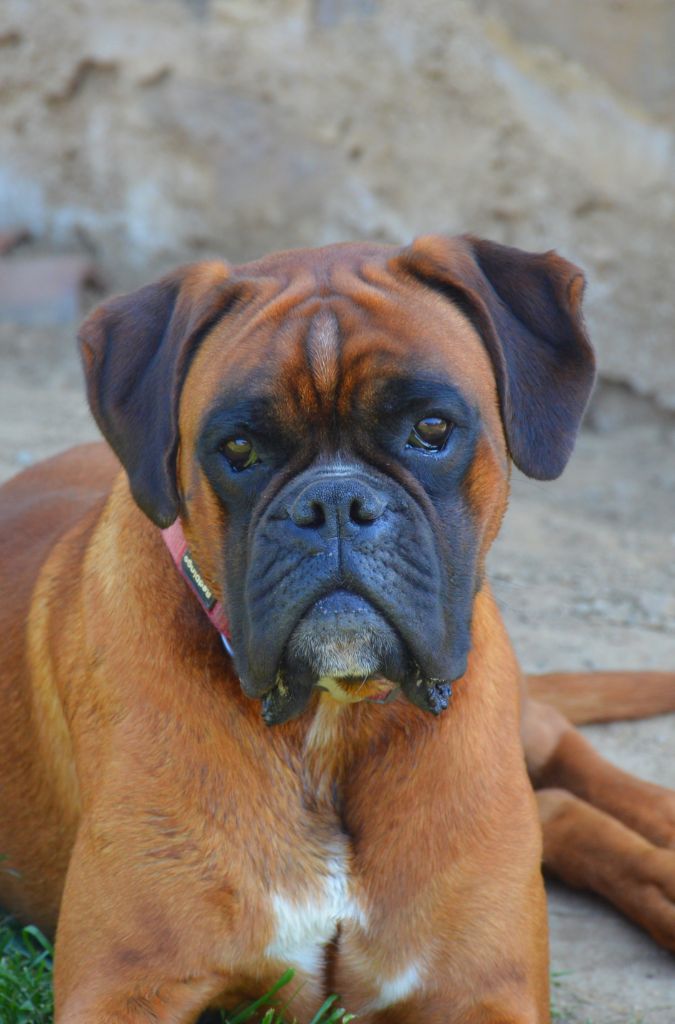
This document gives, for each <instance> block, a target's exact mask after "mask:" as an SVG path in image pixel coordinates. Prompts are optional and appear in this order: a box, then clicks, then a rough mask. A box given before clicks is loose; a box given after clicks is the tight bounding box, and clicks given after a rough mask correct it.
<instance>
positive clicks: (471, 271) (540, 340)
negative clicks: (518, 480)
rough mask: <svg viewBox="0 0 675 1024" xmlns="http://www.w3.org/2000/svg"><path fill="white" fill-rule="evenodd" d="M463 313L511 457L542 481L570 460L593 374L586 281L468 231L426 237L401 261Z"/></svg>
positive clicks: (550, 261)
mask: <svg viewBox="0 0 675 1024" xmlns="http://www.w3.org/2000/svg"><path fill="white" fill-rule="evenodd" d="M399 263H400V265H402V266H403V267H404V268H405V270H406V271H408V272H409V273H412V274H413V275H414V276H415V277H416V278H417V279H419V280H420V281H422V282H424V283H425V284H427V285H429V286H431V287H433V288H435V289H436V290H437V291H440V292H441V293H442V294H444V295H445V296H446V297H448V298H449V299H450V300H451V301H453V302H454V303H455V304H457V305H459V306H460V308H461V309H462V310H463V312H464V313H465V314H466V315H468V317H469V318H470V319H471V321H472V323H473V324H474V326H475V327H476V329H477V330H478V332H479V333H480V335H481V337H482V339H483V343H484V345H485V347H486V349H487V351H488V353H489V355H490V358H491V360H492V364H493V367H494V372H495V379H496V382H497V390H498V393H499V401H500V406H501V414H502V420H503V423H504V430H505V434H506V439H507V443H508V446H509V451H510V454H511V458H512V459H513V461H514V462H515V464H516V465H517V466H518V468H519V469H521V470H522V471H523V472H524V473H526V474H527V475H528V476H531V477H535V478H536V479H538V480H553V479H555V477H557V476H559V475H560V474H561V473H562V471H563V469H564V468H565V465H566V464H567V460H568V459H569V457H570V455H571V453H572V448H573V447H574V440H575V437H576V434H577V430H578V428H579V424H580V422H581V418H582V416H583V413H584V410H585V408H586V405H587V402H588V399H589V396H590V393H591V390H592V387H593V381H594V377H595V358H594V355H593V349H592V348H591V345H590V342H589V340H588V337H587V335H586V332H585V329H584V323H583V318H582V315H581V298H582V295H583V290H584V276H583V274H582V272H581V270H579V268H578V267H575V266H574V264H572V263H568V262H567V260H564V259H562V257H560V256H558V255H556V253H554V252H545V253H530V252H523V251H522V250H520V249H512V248H510V247H509V246H505V245H498V244H497V243H496V242H488V241H484V240H483V239H480V238H474V237H473V236H472V235H462V236H460V237H458V238H442V237H440V236H435V235H432V236H426V237H424V238H420V239H418V240H417V241H416V242H414V243H413V245H412V246H410V247H409V248H408V249H405V250H403V252H402V253H401V255H400V256H399Z"/></svg>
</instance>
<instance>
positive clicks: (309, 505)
mask: <svg viewBox="0 0 675 1024" xmlns="http://www.w3.org/2000/svg"><path fill="white" fill-rule="evenodd" d="M386 507H387V503H386V501H385V499H384V498H383V497H381V496H380V495H379V494H377V493H376V491H374V490H373V488H372V487H369V486H368V484H366V483H364V482H363V481H362V480H358V479H357V478H355V477H346V478H339V479H332V480H331V479H328V480H325V479H324V480H314V481H313V482H312V483H310V484H308V485H307V486H306V487H305V488H303V490H302V491H301V492H300V494H299V495H298V496H297V498H296V499H295V501H294V502H293V504H292V505H291V509H290V516H291V519H292V521H293V522H294V523H295V525H296V526H302V527H305V528H306V529H311V530H318V531H319V532H320V533H325V534H326V535H327V536H339V535H340V534H341V533H343V532H344V531H349V530H350V528H354V527H364V526H371V525H372V524H373V523H374V522H376V521H377V520H378V519H379V518H380V517H381V516H382V514H383V512H384V510H385V508H386Z"/></svg>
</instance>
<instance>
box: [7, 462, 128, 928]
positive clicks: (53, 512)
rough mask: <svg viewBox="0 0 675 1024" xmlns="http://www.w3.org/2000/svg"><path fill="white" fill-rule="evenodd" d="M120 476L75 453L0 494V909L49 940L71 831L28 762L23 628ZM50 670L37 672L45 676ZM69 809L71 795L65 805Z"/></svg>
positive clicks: (38, 727)
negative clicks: (77, 533) (75, 535)
mask: <svg viewBox="0 0 675 1024" xmlns="http://www.w3.org/2000/svg"><path fill="white" fill-rule="evenodd" d="M118 469H119V464H118V463H117V461H116V459H115V458H114V456H113V455H112V453H111V451H110V449H109V448H108V447H107V446H106V445H103V444H90V445H83V446H81V447H78V448H74V449H72V450H71V451H68V452H66V453H64V454H62V455H58V456H56V457H55V458H52V459H49V460H47V461H46V462H42V463H40V464H39V465H37V466H35V467H31V468H30V469H27V470H26V471H25V472H23V473H21V474H19V476H17V477H14V478H13V479H12V480H10V481H9V482H8V483H6V484H4V486H3V487H2V489H1V490H0V636H1V637H2V662H1V663H0V705H1V706H2V708H3V714H2V716H0V761H1V762H2V810H3V813H2V816H0V855H2V858H3V860H6V862H7V864H11V865H12V867H11V869H9V868H8V867H7V866H5V870H2V868H3V865H2V863H0V904H2V905H3V906H4V907H7V908H9V909H10V910H12V911H14V912H15V913H17V914H19V915H20V916H26V915H28V914H30V915H32V917H33V918H34V917H35V908H36V907H38V908H41V909H42V914H41V915H40V920H39V922H38V923H39V924H41V925H42V926H43V927H45V928H47V929H48V930H50V929H51V928H52V927H53V925H54V924H55V921H56V913H57V909H58V908H57V906H56V905H55V901H54V892H55V890H57V891H58V892H59V893H60V888H61V885H60V884H57V885H55V884H54V879H55V876H61V877H62V876H64V875H65V869H66V866H67V863H68V857H69V855H70V845H71V836H72V829H73V824H74V823H73V822H72V821H70V822H69V821H67V820H64V817H63V810H64V807H63V799H62V794H60V793H59V792H58V786H55V785H54V779H55V772H54V770H53V766H52V765H51V764H50V763H49V761H50V758H49V756H46V757H40V758H37V757H36V756H35V748H36V745H37V746H40V747H43V746H44V743H43V740H44V732H45V728H44V727H45V721H44V719H43V716H42V715H41V714H38V713H36V712H37V709H36V706H35V705H36V696H35V690H34V689H33V688H32V687H31V686H30V685H29V680H30V677H31V675H32V674H33V672H34V668H35V666H34V665H32V664H31V659H30V655H29V645H28V644H27V642H26V637H27V632H26V623H27V622H28V623H29V630H30V629H33V630H37V631H40V628H41V623H39V622H36V621H35V618H36V614H35V612H36V609H35V608H34V609H33V612H32V616H33V618H32V619H31V602H32V599H33V595H34V592H35V587H36V584H37V581H38V578H39V577H40V575H41V572H42V569H43V567H44V566H45V563H46V562H47V560H48V559H49V557H50V554H51V552H52V551H53V550H54V547H55V545H57V544H58V542H59V540H60V538H62V537H63V536H64V535H65V534H67V533H68V531H69V530H71V529H72V528H73V527H75V526H76V524H78V523H79V522H81V521H82V520H83V519H85V518H87V517H88V518H90V519H91V520H92V521H93V520H94V519H95V518H96V509H97V506H101V505H102V504H103V502H104V501H105V496H106V494H107V491H108V490H109V488H110V485H111V482H112V479H113V477H114V475H115V473H116V471H117V470H118ZM87 532H88V531H87V530H86V529H85V531H84V533H83V537H82V543H83V545H84V543H85V542H86V533H87ZM45 576H47V574H46V573H45ZM45 582H47V583H48V580H45ZM62 582H63V581H62V580H61V581H60V585H61V586H62ZM60 597H61V594H60V592H59V591H57V590H55V591H53V592H52V595H51V601H52V602H53V603H54V604H58V602H59V600H60ZM38 607H39V606H38ZM46 653H47V654H49V652H48V651H47V652H46ZM48 662H49V659H48V660H47V665H46V666H42V668H43V670H44V671H45V672H46V673H47V674H48V672H49V668H48ZM46 683H47V685H46V686H45V687H44V689H43V690H42V698H43V700H44V701H45V702H46V704H47V706H48V715H47V723H48V725H49V726H52V725H53V724H54V723H55V718H56V717H57V714H58V712H57V708H56V705H55V704H53V705H51V696H52V695H51V694H50V692H49V686H48V680H46ZM45 753H46V754H47V755H48V752H47V751H46V752H45ZM57 774H58V773H57ZM73 788H75V787H73ZM75 800H76V794H75V793H73V794H70V799H69V800H68V803H71V805H72V803H73V802H74V801H75ZM17 823H18V827H17ZM15 865H17V866H18V867H15ZM24 865H25V869H24V867H23V866H24ZM29 865H30V870H29V867H28V866H29Z"/></svg>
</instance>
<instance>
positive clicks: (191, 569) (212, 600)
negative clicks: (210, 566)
mask: <svg viewBox="0 0 675 1024" xmlns="http://www.w3.org/2000/svg"><path fill="white" fill-rule="evenodd" d="M162 537H163V539H164V543H165V544H166V546H167V547H168V549H169V551H170V553H171V557H172V558H173V561H174V565H175V566H176V568H177V569H178V572H179V573H180V574H181V576H182V577H183V579H184V580H186V582H187V583H188V584H189V586H190V590H191V591H192V592H193V594H194V595H195V596H196V597H197V599H198V600H199V603H200V604H201V606H202V608H203V609H204V611H205V612H206V614H207V616H208V617H209V619H210V620H211V622H212V623H213V625H214V626H215V627H216V629H217V630H218V632H219V633H220V639H221V640H222V641H223V644H224V646H225V650H226V651H227V653H228V654H229V655H232V647H231V645H230V627H229V623H228V621H227V615H226V614H225V609H224V608H223V606H222V604H221V602H220V601H219V600H218V599H217V597H216V595H215V594H214V593H213V591H212V590H211V588H210V587H209V585H208V583H207V582H206V580H205V579H204V578H203V577H202V575H201V573H200V571H199V569H198V568H197V566H196V565H195V562H194V559H193V558H192V555H191V554H190V552H189V551H188V544H187V540H186V539H185V534H184V533H183V524H182V523H181V521H180V519H176V521H175V522H174V523H172V524H171V526H169V527H167V529H166V530H162Z"/></svg>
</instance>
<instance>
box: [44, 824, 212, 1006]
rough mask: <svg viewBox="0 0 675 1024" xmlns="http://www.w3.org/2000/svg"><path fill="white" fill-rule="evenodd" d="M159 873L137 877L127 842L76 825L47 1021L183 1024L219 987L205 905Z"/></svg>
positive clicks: (133, 855) (146, 872)
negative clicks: (51, 1013)
mask: <svg viewBox="0 0 675 1024" xmlns="http://www.w3.org/2000/svg"><path fill="white" fill-rule="evenodd" d="M120 832H121V830H120ZM174 870H175V868H174ZM166 874H167V873H166V872H165V873H164V875H161V873H158V872H157V871H156V867H155V866H154V865H152V863H149V864H147V865H146V867H145V870H144V871H139V866H138V851H136V852H135V853H134V852H132V845H131V836H127V837H126V839H124V838H122V836H121V835H118V836H117V837H116V836H115V835H114V834H113V833H112V832H110V831H108V830H106V831H105V833H102V832H96V830H94V829H90V828H87V826H86V824H85V825H83V826H82V827H81V828H80V833H79V835H78V838H77V841H76V844H75V847H74V850H73V855H72V858H71V862H70V866H69V869H68V876H67V879H66V885H65V890H64V895H63V901H62V906H61V914H60V917H59V925H58V930H57V935H56V944H55V949H56V952H55V965H54V966H55V969H54V996H55V1009H56V1012H55V1024H148V1022H150V1021H152V1022H153V1024H191V1022H193V1021H196V1020H197V1019H198V1017H199V1015H200V1013H201V1012H202V1011H203V1010H204V1009H206V1008H207V1007H208V1006H209V1005H210V1004H212V1003H213V1002H214V1000H215V999H216V998H217V997H218V996H219V995H220V994H221V993H222V992H223V991H224V990H225V989H226V988H227V987H228V977H227V975H226V974H225V973H221V972H220V971H217V970H216V963H217V957H218V953H221V954H222V952H223V949H224V947H225V945H226V944H225V941H221V942H220V943H219V942H218V938H217V934H214V931H215V929H214V921H213V920H211V919H210V918H209V914H208V907H202V906H201V905H200V901H199V899H198V898H195V894H194V893H193V892H191V891H190V889H189V887H187V886H185V887H183V886H182V885H181V884H179V883H180V874H179V872H177V873H176V874H177V877H176V878H175V882H174V883H171V882H169V883H167V879H166ZM158 877H159V878H160V879H161V881H160V882H158V881H157V878H158ZM172 893H173V896H172ZM224 939H225V936H223V935H222V924H221V940H224ZM219 947H221V948H219Z"/></svg>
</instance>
